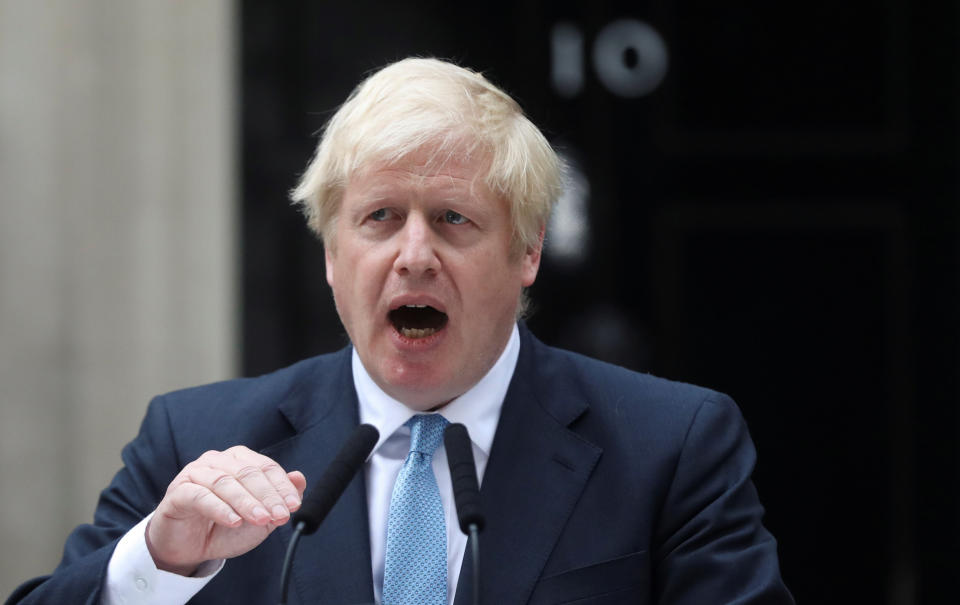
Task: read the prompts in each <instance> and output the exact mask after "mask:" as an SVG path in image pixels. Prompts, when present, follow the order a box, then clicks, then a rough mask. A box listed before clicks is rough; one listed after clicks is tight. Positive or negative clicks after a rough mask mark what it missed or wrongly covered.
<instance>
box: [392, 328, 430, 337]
mask: <svg viewBox="0 0 960 605" xmlns="http://www.w3.org/2000/svg"><path fill="white" fill-rule="evenodd" d="M436 331H437V329H436V328H400V333H401V334H403V336H404V337H405V338H423V337H425V336H430V335H431V334H434V333H436Z"/></svg>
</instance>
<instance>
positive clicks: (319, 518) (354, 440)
mask: <svg viewBox="0 0 960 605" xmlns="http://www.w3.org/2000/svg"><path fill="white" fill-rule="evenodd" d="M379 438H380V433H379V432H378V431H377V429H375V428H373V427H372V426H371V425H369V424H361V425H360V426H358V427H357V428H356V429H355V430H354V431H353V433H352V434H351V435H350V437H349V438H348V439H347V442H346V443H345V444H343V447H342V448H340V452H339V453H338V454H337V457H336V458H334V459H333V462H331V463H330V466H328V467H327V470H325V471H324V472H323V476H322V477H320V480H319V481H317V484H316V485H315V486H314V487H313V489H311V490H310V493H309V494H307V496H306V497H305V498H304V499H303V505H302V506H301V507H300V510H298V511H297V512H296V514H295V515H293V524H294V527H296V526H298V525H299V524H301V523H302V524H303V529H302V533H303V535H305V536H309V535H310V534H312V533H313V532H315V531H317V528H318V527H320V524H321V523H322V522H323V520H324V519H326V517H327V514H328V513H329V512H330V509H331V508H333V505H334V504H336V503H337V500H339V499H340V495H341V494H343V491H344V490H345V489H347V484H349V483H350V480H351V479H353V476H354V475H356V474H357V471H359V470H360V467H361V466H363V463H364V462H365V461H366V459H367V456H369V455H370V452H371V451H372V450H373V446H374V445H376V444H377V439H379Z"/></svg>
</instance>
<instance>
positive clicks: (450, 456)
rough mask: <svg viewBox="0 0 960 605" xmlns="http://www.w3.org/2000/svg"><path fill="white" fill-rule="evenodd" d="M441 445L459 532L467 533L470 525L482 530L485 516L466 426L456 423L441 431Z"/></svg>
mask: <svg viewBox="0 0 960 605" xmlns="http://www.w3.org/2000/svg"><path fill="white" fill-rule="evenodd" d="M443 444H444V446H446V448H447V463H448V464H449V465H450V481H451V484H452V487H453V500H454V502H456V505H457V520H458V521H459V522H460V531H462V532H463V533H465V534H467V535H469V534H470V526H471V525H476V526H477V531H482V530H483V525H484V518H483V513H481V512H480V487H479V485H478V483H477V466H476V464H474V462H473V446H472V445H471V444H470V435H469V433H467V427H465V426H463V425H462V424H460V423H459V422H458V423H455V424H451V425H450V426H448V427H447V429H446V430H445V431H444V432H443Z"/></svg>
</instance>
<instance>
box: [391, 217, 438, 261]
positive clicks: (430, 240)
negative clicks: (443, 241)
mask: <svg viewBox="0 0 960 605" xmlns="http://www.w3.org/2000/svg"><path fill="white" fill-rule="evenodd" d="M398 236H399V237H398V241H399V246H400V250H399V251H398V253H397V257H396V259H395V260H394V262H393V269H394V271H396V272H397V273H398V274H400V275H404V276H409V277H420V276H422V275H436V274H437V272H439V271H440V258H439V257H438V256H437V248H436V243H437V242H436V241H435V237H436V234H435V233H434V232H433V230H432V229H431V228H430V225H429V224H428V222H427V220H426V219H425V218H424V217H422V216H420V215H419V214H417V213H412V214H410V215H409V216H408V217H407V220H406V222H405V223H404V225H403V228H402V229H401V230H400V232H399V233H398Z"/></svg>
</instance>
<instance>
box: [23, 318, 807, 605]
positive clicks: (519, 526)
mask: <svg viewBox="0 0 960 605" xmlns="http://www.w3.org/2000/svg"><path fill="white" fill-rule="evenodd" d="M357 407H358V406H357V399H356V392H355V390H354V387H353V378H352V374H351V367H350V349H349V348H347V349H344V350H342V351H340V352H338V353H333V354H329V355H322V356H319V357H315V358H312V359H308V360H305V361H302V362H300V363H298V364H296V365H294V366H291V367H289V368H286V369H283V370H280V371H278V372H275V373H273V374H269V375H267V376H262V377H259V378H252V379H240V380H232V381H228V382H223V383H218V384H213V385H208V386H202V387H196V388H192V389H187V390H183V391H178V392H174V393H171V394H168V395H164V396H160V397H157V398H156V399H155V400H154V401H153V402H152V403H151V404H150V406H149V409H148V411H147V415H146V418H145V420H144V422H143V425H142V427H141V430H140V434H139V435H138V436H137V438H136V439H135V440H134V441H133V442H131V443H130V444H129V445H128V446H127V447H126V448H124V451H123V461H124V465H125V466H124V468H123V469H122V470H121V471H120V472H119V473H118V474H117V475H116V477H115V478H114V480H113V482H112V483H111V484H110V486H109V487H108V488H107V489H106V490H104V492H103V493H102V495H101V498H100V502H99V504H98V506H97V510H96V513H95V518H94V523H93V524H92V525H84V526H81V527H79V528H77V529H76V530H75V531H74V532H73V533H72V534H71V535H70V537H69V539H68V540H67V543H66V547H65V550H64V556H63V560H62V562H61V564H60V566H59V567H58V568H57V569H56V570H55V572H54V573H53V574H52V575H51V576H48V577H44V578H37V579H36V580H33V581H31V582H28V583H26V584H24V585H23V586H21V587H20V588H19V589H18V591H17V592H16V593H14V595H13V596H12V597H11V599H10V601H11V602H20V603H24V604H27V603H56V604H58V605H59V604H63V603H89V604H96V603H97V602H98V600H99V598H100V590H101V584H102V581H103V578H104V576H105V574H106V567H107V562H108V561H109V558H110V555H111V553H112V552H113V548H114V547H115V545H116V542H117V540H118V539H119V538H120V537H121V536H122V535H123V534H124V533H125V532H126V531H127V530H129V529H130V527H132V526H133V525H134V524H135V523H137V522H138V521H140V520H141V519H142V518H143V517H144V516H146V515H147V514H149V513H150V512H151V511H152V510H153V509H154V508H155V507H156V505H157V503H158V502H159V501H160V499H161V498H162V496H163V494H164V491H165V490H166V487H167V485H168V484H169V483H170V481H171V480H172V479H173V477H174V476H175V475H176V474H177V473H178V472H179V470H180V469H181V468H182V467H183V466H184V465H186V464H187V463H188V462H190V461H192V460H194V459H195V458H197V457H198V456H200V454H202V453H203V452H204V451H206V450H210V449H217V450H221V449H225V448H228V447H230V446H233V445H237V444H243V445H246V446H248V447H250V448H252V449H256V450H259V451H261V452H263V453H264V454H265V455H267V456H270V457H271V458H273V459H274V460H276V461H277V462H278V463H279V464H280V465H282V466H283V467H284V468H286V469H288V470H294V469H299V470H301V471H303V472H304V474H305V475H306V476H307V480H308V482H309V481H310V480H311V479H314V480H315V479H316V478H317V477H319V476H320V474H322V472H323V470H324V468H325V467H326V465H327V463H328V462H329V461H330V460H331V459H332V458H333V456H334V455H335V454H336V452H337V450H338V449H339V447H340V446H341V444H342V443H343V441H344V440H345V438H346V436H347V435H348V434H349V433H350V432H351V431H352V430H353V428H354V427H355V426H356V425H357V423H358V416H357V414H358V412H357ZM753 466H754V448H753V445H752V443H751V441H750V437H749V435H748V433H747V428H746V426H745V424H744V421H743V419H742V417H741V415H740V413H739V411H738V409H737V407H736V405H735V404H734V403H733V402H732V401H731V400H730V399H729V398H728V397H726V396H725V395H722V394H719V393H716V392H714V391H710V390H707V389H703V388H699V387H695V386H691V385H686V384H679V383H675V382H670V381H667V380H663V379H659V378H654V377H651V376H648V375H644V374H638V373H635V372H631V371H628V370H625V369H622V368H618V367H615V366H612V365H608V364H605V363H602V362H598V361H595V360H592V359H588V358H586V357H582V356H580V355H576V354H573V353H569V352H565V351H561V350H558V349H554V348H551V347H547V346H545V345H544V344H542V343H540V342H539V341H538V340H537V339H536V338H534V337H533V336H532V335H531V334H530V333H529V332H528V331H527V330H526V329H525V328H522V329H521V347H520V358H519V360H518V362H517V368H516V371H515V373H514V376H513V380H512V382H511V384H510V388H509V391H508V393H507V396H506V399H505V401H504V405H503V411H502V415H501V418H500V423H499V425H498V427H497V432H496V436H495V437H494V441H493V446H492V449H491V454H490V459H489V461H488V465H487V470H486V473H485V475H484V480H483V485H482V489H481V500H482V505H483V508H484V511H485V514H486V518H487V526H486V529H485V530H484V532H483V534H482V535H481V540H480V547H481V550H480V557H481V561H480V569H481V589H482V601H483V603H485V604H488V605H521V604H524V603H526V604H530V605H545V604H553V603H576V604H577V605H601V604H614V603H636V604H646V603H658V604H669V605H710V604H719V603H737V604H748V603H749V604H761V603H763V604H777V605H779V604H783V603H792V602H793V601H792V599H791V597H790V594H789V592H788V591H787V589H786V588H785V587H784V585H783V583H782V581H781V579H780V572H779V566H778V561H777V552H776V542H775V541H774V539H773V537H772V536H771V535H770V533H769V532H767V530H766V529H764V527H763V525H762V524H761V516H762V514H763V509H762V507H761V506H760V503H759V501H758V499H757V494H756V491H755V489H754V486H753V484H752V482H751V480H750V474H751V472H752V470H753ZM290 533H291V530H290V527H289V524H288V525H286V526H283V527H281V528H278V529H277V530H276V531H274V532H273V534H271V535H270V537H269V538H268V539H267V540H266V541H265V542H264V543H263V544H261V545H260V546H258V547H257V548H255V549H254V550H252V551H251V552H249V553H247V554H245V555H243V556H241V557H237V558H235V559H231V560H229V561H227V563H226V566H225V567H224V569H223V570H222V571H221V572H220V574H219V575H217V576H216V577H215V578H214V579H213V580H212V581H211V582H210V583H209V584H208V585H207V586H206V587H205V588H204V589H203V590H202V591H201V592H200V593H199V594H197V596H196V597H195V598H194V599H193V600H192V601H191V602H193V603H224V604H228V603H229V604H231V605H234V604H245V603H251V604H259V603H264V604H267V603H275V602H277V600H278V595H279V580H278V577H279V572H280V566H281V561H282V559H283V554H284V549H285V547H286V544H287V542H288V539H289V537H290ZM469 552H470V551H469V549H468V550H467V553H468V554H467V557H468V558H469V557H470V554H469ZM462 569H463V571H462V573H461V577H460V581H459V586H458V591H457V599H456V603H457V605H467V604H468V603H470V597H471V589H472V580H473V578H472V577H471V571H470V570H471V564H470V562H469V560H468V561H465V562H464V565H463V567H462ZM371 578H372V573H371V570H370V547H369V531H368V527H367V505H366V495H365V487H364V482H363V480H362V477H356V478H355V479H354V480H353V482H352V483H351V484H350V486H349V487H348V489H347V491H346V493H344V495H343V497H342V498H341V500H340V501H339V502H338V503H337V504H336V506H335V507H334V509H333V510H332V512H331V513H330V516H329V517H328V518H327V519H326V521H325V522H324V523H323V525H322V526H321V527H320V529H319V530H318V531H317V533H316V534H315V535H313V536H311V537H308V538H305V539H303V540H302V541H301V543H300V546H299V548H298V551H297V557H296V561H295V564H294V568H293V572H292V584H291V589H290V602H291V603H304V604H307V603H323V604H330V605H342V604H349V603H355V604H357V603H371V602H372V601H373V589H372V584H373V581H372V579H371Z"/></svg>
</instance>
